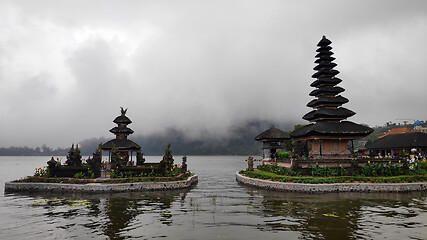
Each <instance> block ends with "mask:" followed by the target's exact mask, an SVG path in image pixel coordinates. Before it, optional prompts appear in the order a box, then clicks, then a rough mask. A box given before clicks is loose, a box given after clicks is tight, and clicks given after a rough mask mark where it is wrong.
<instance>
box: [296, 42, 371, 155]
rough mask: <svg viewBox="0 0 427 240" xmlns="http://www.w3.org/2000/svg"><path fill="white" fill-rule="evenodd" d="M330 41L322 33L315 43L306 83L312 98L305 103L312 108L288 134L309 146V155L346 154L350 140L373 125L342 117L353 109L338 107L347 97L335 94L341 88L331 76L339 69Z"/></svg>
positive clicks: (340, 91) (336, 79) (347, 116)
mask: <svg viewBox="0 0 427 240" xmlns="http://www.w3.org/2000/svg"><path fill="white" fill-rule="evenodd" d="M330 44H331V41H330V40H328V39H327V38H326V37H325V36H323V38H322V40H320V42H319V43H318V44H317V46H318V47H319V48H318V49H317V50H316V52H317V55H316V58H317V60H316V61H315V63H317V66H316V67H314V70H316V71H317V72H316V73H314V74H313V76H312V77H313V78H315V79H316V80H315V81H314V82H313V83H312V84H311V85H310V86H312V87H315V88H316V89H315V90H313V91H312V92H311V93H310V96H313V97H315V99H313V100H312V101H310V102H309V103H308V104H307V106H308V107H311V108H313V109H314V110H312V111H311V112H309V113H307V114H306V115H304V116H303V119H305V120H308V121H310V122H311V124H309V125H307V126H305V127H302V128H299V129H297V130H295V131H294V132H292V133H291V137H293V138H294V139H295V140H296V141H298V142H299V143H300V144H301V145H304V146H309V147H310V146H311V149H308V155H309V156H310V157H322V158H331V159H333V158H348V157H350V155H351V154H352V152H353V140H354V139H358V138H363V137H365V136H367V135H369V134H370V133H371V132H372V131H373V129H371V128H369V127H366V126H363V125H360V124H356V123H353V122H350V121H344V120H345V119H347V118H349V117H351V116H353V115H354V114H355V112H353V111H351V110H349V109H347V108H344V107H342V105H343V104H345V103H347V102H348V99H347V98H345V97H343V96H341V95H339V94H340V93H342V92H344V89H343V88H342V87H339V86H337V85H338V84H339V83H340V82H341V81H342V80H341V79H339V78H337V77H335V76H336V75H337V74H338V73H339V71H337V70H335V69H334V68H335V67H336V66H337V64H335V63H334V62H333V61H334V60H335V58H334V57H332V55H333V54H334V53H333V52H332V51H331V50H332V47H331V46H330ZM307 143H310V144H307Z"/></svg>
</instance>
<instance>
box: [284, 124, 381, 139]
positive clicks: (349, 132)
mask: <svg viewBox="0 0 427 240" xmlns="http://www.w3.org/2000/svg"><path fill="white" fill-rule="evenodd" d="M373 131H374V130H373V129H372V128H370V127H366V126H363V125H360V124H357V123H353V122H350V121H341V122H339V123H330V122H326V121H319V122H316V123H314V124H309V125H307V126H304V127H302V128H299V129H297V130H295V131H293V132H292V133H291V137H293V138H301V137H310V136H331V137H364V136H367V135H369V134H370V133H372V132H373Z"/></svg>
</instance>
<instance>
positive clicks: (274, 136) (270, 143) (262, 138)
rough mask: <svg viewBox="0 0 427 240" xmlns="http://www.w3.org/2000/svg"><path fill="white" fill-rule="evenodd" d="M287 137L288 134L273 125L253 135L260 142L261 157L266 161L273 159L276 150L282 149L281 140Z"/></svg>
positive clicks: (287, 138) (289, 137)
mask: <svg viewBox="0 0 427 240" xmlns="http://www.w3.org/2000/svg"><path fill="white" fill-rule="evenodd" d="M289 139H291V136H289V134H287V133H285V132H284V131H282V130H280V129H278V128H275V127H274V126H271V128H269V129H267V130H265V131H264V132H262V133H260V134H259V135H258V136H256V137H255V141H258V142H262V159H263V160H267V161H268V160H271V159H274V157H275V155H276V152H277V151H278V150H279V149H282V142H283V141H286V140H289Z"/></svg>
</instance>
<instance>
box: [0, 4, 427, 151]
mask: <svg viewBox="0 0 427 240" xmlns="http://www.w3.org/2000/svg"><path fill="white" fill-rule="evenodd" d="M0 9H1V10H0V20H2V19H1V18H5V19H4V20H5V21H4V22H8V23H9V22H10V23H11V24H9V25H10V26H9V27H8V29H9V30H8V31H9V32H7V33H8V34H6V31H5V30H4V31H2V28H0V36H2V37H0V49H1V51H2V52H3V51H4V52H5V53H7V56H8V61H5V60H3V59H1V58H2V56H0V71H1V72H0V77H1V78H0V85H1V86H2V88H3V87H4V86H6V87H10V89H11V90H10V91H9V92H7V93H6V92H5V91H4V90H2V95H1V96H0V100H1V105H2V106H1V108H0V110H1V115H2V116H7V117H2V118H1V120H0V130H1V131H2V133H3V135H2V137H1V139H0V146H9V145H19V144H21V143H22V145H39V143H40V142H42V143H47V144H49V145H54V146H67V145H69V143H71V142H77V141H79V140H82V139H85V138H91V137H98V136H107V137H108V136H110V134H109V133H108V129H110V128H111V127H112V126H113V123H112V120H113V119H114V117H115V116H116V115H117V114H119V107H120V106H124V107H128V108H129V111H128V114H129V117H130V118H131V119H132V120H133V122H134V123H133V124H132V125H131V126H130V127H131V128H132V129H134V130H135V132H136V133H141V134H150V133H153V132H159V131H160V132H161V131H166V130H167V129H169V128H171V127H172V128H178V129H180V130H183V131H185V132H187V133H188V135H189V137H190V138H199V137H200V136H204V137H206V136H211V137H216V138H221V137H224V136H226V135H227V132H228V129H229V128H230V127H234V126H238V125H239V123H241V122H244V121H247V120H251V119H259V120H264V119H271V120H272V121H276V122H285V123H292V124H294V123H305V121H303V120H302V119H301V117H302V115H304V114H305V113H307V112H308V111H310V109H309V108H307V107H306V106H305V105H306V104H307V103H308V102H309V101H310V100H311V99H312V98H311V97H310V96H308V94H309V92H310V91H311V90H312V88H311V87H310V86H309V85H310V83H311V82H312V81H313V79H311V77H310V76H311V75H312V74H313V73H314V70H313V69H312V68H313V67H314V66H315V64H314V63H313V62H314V60H315V58H314V56H315V54H316V53H315V50H316V46H315V45H316V44H317V42H318V41H319V40H320V38H321V36H322V35H326V36H327V37H329V38H330V39H331V40H332V42H333V43H332V47H333V48H334V49H333V51H334V52H335V53H336V54H335V57H337V60H336V62H337V64H338V66H337V69H338V70H339V71H341V74H340V75H339V77H341V78H342V79H343V83H342V84H341V86H342V87H344V88H345V89H346V91H345V92H344V93H343V96H345V97H347V98H349V99H350V102H349V103H348V104H347V105H346V107H348V108H349V109H352V110H354V111H356V113H357V114H356V116H355V117H353V118H351V119H350V120H352V121H355V122H360V123H367V124H370V125H377V124H382V123H384V122H386V121H390V120H393V119H396V118H402V117H405V118H406V116H407V117H409V116H411V117H410V118H418V119H420V120H427V115H426V113H425V111H422V110H421V109H422V107H423V103H425V102H427V97H426V96H427V95H426V93H425V89H427V86H426V81H424V78H425V75H426V71H427V70H426V69H425V67H423V66H424V65H425V62H426V61H427V59H426V57H425V56H424V55H425V54H423V53H425V52H427V49H426V45H425V44H424V43H423V39H425V37H426V35H427V34H426V32H425V28H426V26H427V4H426V2H425V1H405V2H402V1H268V2H259V1H153V2H151V1H138V2H135V1H121V2H120V3H118V2H117V3H116V2H110V1H108V2H105V1H90V2H87V1H62V2H61V3H59V2H57V1H37V2H27V1H25V2H24V1H22V2H21V1H3V2H2V3H0ZM2 13H4V14H2ZM6 13H7V14H6ZM11 16H12V17H11ZM9 18H16V19H19V21H18V20H16V19H13V21H12V20H10V19H9ZM34 22H35V23H37V24H34ZM0 24H1V23H0ZM35 27H40V28H42V30H43V31H41V32H42V33H45V32H46V31H48V30H46V29H51V34H49V36H46V35H44V36H39V35H37V34H36V33H37V32H38V31H37V29H35V30H34V28H35ZM10 29H12V33H13V31H14V30H13V29H15V30H16V31H18V30H19V32H20V33H25V32H28V34H30V33H31V34H32V37H33V38H34V41H32V40H29V39H27V38H24V37H22V34H21V35H20V34H9V33H10ZM39 32H40V31H39ZM14 42H19V44H12V43H14ZM47 44H50V45H51V49H49V51H46V52H45V53H44V54H45V55H46V59H44V58H43V57H39V56H36V55H33V51H30V52H29V53H28V57H31V58H40V59H39V60H40V61H44V60H45V61H46V62H47V63H46V64H45V67H44V69H40V68H42V67H40V66H35V65H32V64H31V62H29V63H28V62H27V61H23V60H22V59H25V57H26V56H25V54H22V52H20V54H19V55H14V52H16V51H19V50H22V46H26V48H28V49H29V50H34V49H37V48H38V47H39V46H40V45H42V46H45V45H47ZM34 52H37V51H34ZM5 55H6V54H5ZM10 59H11V60H10ZM50 66H54V68H55V69H52V68H49V67H50ZM58 66H59V67H58ZM37 68H39V69H37ZM28 69H31V71H35V70H34V69H36V70H37V71H35V72H38V73H40V72H42V73H43V74H42V75H40V76H37V77H36V78H35V79H36V80H34V79H32V80H33V81H32V82H31V83H32V84H34V86H30V85H25V84H24V85H22V84H15V83H14V82H15V81H12V80H11V78H13V79H14V80H16V81H17V82H20V83H26V82H29V81H30V80H31V78H34V77H28V76H26V75H25V74H22V72H26V71H28ZM12 70H13V71H12ZM16 72H18V74H17V73H16ZM36 75H37V74H36ZM33 76H34V74H33ZM42 79H44V80H42ZM3 93H5V94H3ZM13 95H19V96H22V99H21V100H20V99H17V98H13V97H11V96H13ZM37 96H40V97H37ZM31 99H36V100H35V101H31ZM20 101H22V102H23V103H25V102H31V104H33V105H32V106H41V108H40V107H37V108H35V107H26V106H25V104H20ZM14 108H15V109H19V108H22V109H25V116H27V117H26V118H22V114H21V115H19V114H16V113H14V112H11V111H10V109H14ZM41 109H48V110H49V111H47V110H41ZM40 111H45V113H46V114H39V112H40ZM23 112H24V111H23ZM49 112H51V113H52V112H53V113H54V115H53V116H54V117H52V114H49ZM1 126H13V127H15V128H17V127H18V126H22V128H21V130H20V134H19V137H17V136H16V135H15V133H14V132H13V131H10V130H9V129H8V128H6V127H1ZM35 126H38V127H35ZM44 129H48V131H47V130H44ZM34 135H36V136H38V138H37V139H35V138H34V137H32V136H34Z"/></svg>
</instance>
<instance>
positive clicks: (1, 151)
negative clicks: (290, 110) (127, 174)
mask: <svg viewBox="0 0 427 240" xmlns="http://www.w3.org/2000/svg"><path fill="white" fill-rule="evenodd" d="M271 125H274V126H276V127H277V128H280V129H282V130H285V131H288V130H292V129H293V126H294V124H293V123H292V124H290V123H278V122H273V121H249V122H247V123H245V124H241V125H240V126H235V127H233V128H230V129H229V132H228V134H227V136H225V137H222V138H215V137H212V136H209V135H206V134H205V135H204V136H203V137H199V138H189V137H188V136H187V135H186V133H185V132H183V131H181V130H178V129H174V128H170V129H168V130H167V131H165V132H163V133H157V134H151V135H138V134H133V135H130V137H129V139H131V140H132V141H134V142H136V143H138V144H139V145H140V146H141V147H142V152H143V153H144V155H162V154H163V153H164V149H165V148H166V145H167V144H168V143H171V144H172V151H173V154H176V155H260V154H261V143H258V142H255V141H254V138H255V136H256V135H258V134H259V133H261V132H263V131H264V130H266V129H268V128H269V127H270V126H271ZM398 127H409V128H413V127H414V126H413V124H407V125H401V124H395V123H386V124H385V125H384V126H376V127H373V129H374V132H373V133H372V134H371V135H369V136H368V137H367V138H366V139H365V140H363V139H362V140H359V141H355V147H356V148H359V147H363V145H364V144H365V143H366V141H368V142H370V141H374V140H376V139H378V137H379V136H381V135H383V134H385V133H387V132H388V131H389V130H390V129H393V128H398ZM423 127H427V123H426V122H423ZM110 137H111V138H105V137H100V138H91V139H85V140H82V141H80V142H79V147H80V149H81V151H82V155H86V156H88V155H92V153H93V152H94V151H95V149H96V148H97V147H98V145H99V144H100V143H105V142H107V141H108V140H110V139H112V138H114V135H112V134H111V136H110ZM71 144H72V143H70V146H71ZM68 149H69V147H68V148H58V149H51V148H49V147H47V146H46V145H43V146H42V147H37V148H29V147H10V148H0V155H1V156H64V155H67V152H68Z"/></svg>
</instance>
